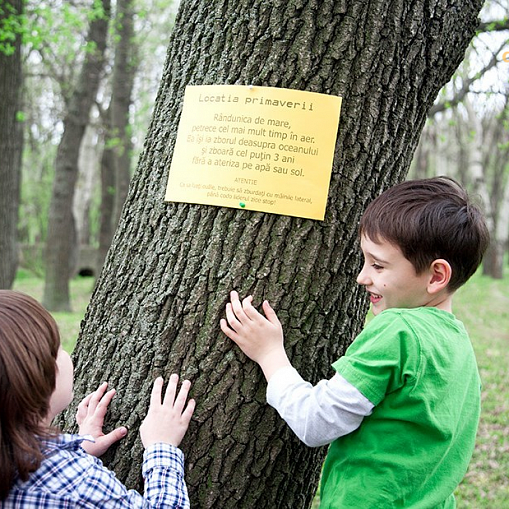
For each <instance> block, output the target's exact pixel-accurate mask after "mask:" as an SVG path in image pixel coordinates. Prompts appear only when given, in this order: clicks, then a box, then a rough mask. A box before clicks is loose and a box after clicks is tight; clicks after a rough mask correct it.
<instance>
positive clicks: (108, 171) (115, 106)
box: [98, 0, 137, 267]
mask: <svg viewBox="0 0 509 509" xmlns="http://www.w3.org/2000/svg"><path fill="white" fill-rule="evenodd" d="M134 14H135V12H134V2H133V0H118V1H117V11H116V16H115V31H114V32H115V35H116V37H115V61H114V65H113V76H112V80H111V99H110V104H109V106H108V109H107V110H106V111H105V112H104V113H103V121H104V131H105V135H104V138H105V143H104V145H105V146H104V150H103V156H102V161H101V215H100V229H99V252H98V266H99V267H100V266H102V264H103V262H104V258H105V257H106V253H107V251H108V248H109V247H110V244H111V239H112V237H113V232H114V231H115V228H116V226H117V224H118V221H119V218H120V212H121V211H122V207H123V205H124V202H125V198H126V196H127V190H128V188H129V181H130V178H131V174H130V168H131V155H132V150H133V144H132V126H131V118H130V112H129V110H130V107H131V105H132V92H133V87H134V79H135V76H136V69H137V55H136V52H137V44H136V42H135V40H134V19H133V18H134Z"/></svg>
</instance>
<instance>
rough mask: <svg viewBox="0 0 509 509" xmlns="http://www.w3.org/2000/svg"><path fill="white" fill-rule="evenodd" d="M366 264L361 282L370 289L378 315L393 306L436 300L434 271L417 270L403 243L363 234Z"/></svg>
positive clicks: (373, 309)
mask: <svg viewBox="0 0 509 509" xmlns="http://www.w3.org/2000/svg"><path fill="white" fill-rule="evenodd" d="M361 249H362V252H363V254H364V266H363V267H362V270H361V272H360V273H359V275H358V276H357V282H358V283H359V284H360V285H363V286H364V287H365V288H366V290H367V291H368V293H369V298H370V301H371V305H372V311H373V314H374V315H377V314H379V313H381V312H382V311H383V310H384V309H390V308H415V307H420V306H430V305H434V304H433V302H432V301H433V296H432V295H430V294H429V293H428V284H429V282H430V280H431V277H432V274H431V271H428V270H426V271H424V272H423V273H422V274H416V272H415V268H414V266H413V265H412V263H411V262H410V261H409V260H408V259H407V258H405V256H404V255H403V253H402V251H401V250H400V249H399V247H397V246H395V245H394V244H391V243H389V242H387V241H384V240H382V239H381V241H380V242H378V243H377V242H373V241H372V240H371V239H370V238H369V237H366V236H364V235H362V236H361Z"/></svg>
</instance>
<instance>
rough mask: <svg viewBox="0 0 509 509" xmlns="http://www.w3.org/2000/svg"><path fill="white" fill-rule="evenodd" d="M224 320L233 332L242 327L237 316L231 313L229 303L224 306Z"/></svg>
mask: <svg viewBox="0 0 509 509" xmlns="http://www.w3.org/2000/svg"><path fill="white" fill-rule="evenodd" d="M226 319H227V320H228V323H229V325H230V327H231V328H232V329H233V330H234V331H235V332H237V331H238V330H239V329H240V328H241V327H242V323H241V322H240V321H239V320H238V319H237V316H236V315H235V313H234V312H233V308H232V305H231V304H230V303H229V302H228V304H226Z"/></svg>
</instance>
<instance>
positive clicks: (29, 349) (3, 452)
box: [0, 290, 60, 501]
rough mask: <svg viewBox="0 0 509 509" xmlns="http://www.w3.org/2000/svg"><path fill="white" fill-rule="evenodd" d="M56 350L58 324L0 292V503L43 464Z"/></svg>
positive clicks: (18, 297)
mask: <svg viewBox="0 0 509 509" xmlns="http://www.w3.org/2000/svg"><path fill="white" fill-rule="evenodd" d="M59 348H60V335H59V333H58V327H57V324H56V323H55V320H54V319H53V317H52V316H51V315H50V314H49V313H48V312H47V311H46V310H45V309H44V308H43V307H42V306H41V305H40V304H39V303H38V302H37V301H36V300H35V299H33V298H32V297H29V296H28V295H25V294H23V293H20V292H15V291H11V290H0V501H1V500H3V499H5V498H6V497H7V495H8V494H9V491H10V489H11V487H12V483H13V480H14V478H15V477H16V476H18V477H20V478H21V479H22V480H27V479H28V476H29V474H30V472H33V471H35V470H37V468H38V467H39V465H40V463H41V461H42V452H41V439H42V438H44V437H45V436H47V435H48V431H47V430H46V429H45V428H44V426H43V420H44V418H45V417H46V416H47V414H48V412H49V403H50V399H51V395H52V393H53V391H54V390H55V380H56V370H57V364H56V359H57V355H58V350H59Z"/></svg>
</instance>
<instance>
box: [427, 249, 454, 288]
mask: <svg viewBox="0 0 509 509" xmlns="http://www.w3.org/2000/svg"><path fill="white" fill-rule="evenodd" d="M430 275H431V277H430V279H429V283H428V292H429V293H438V292H440V291H442V290H444V289H445V288H446V287H447V285H448V284H449V281H450V280H451V276H452V267H451V264H450V263H449V262H448V261H447V260H443V259H442V258H439V259H437V260H434V261H433V262H432V264H431V266H430Z"/></svg>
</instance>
